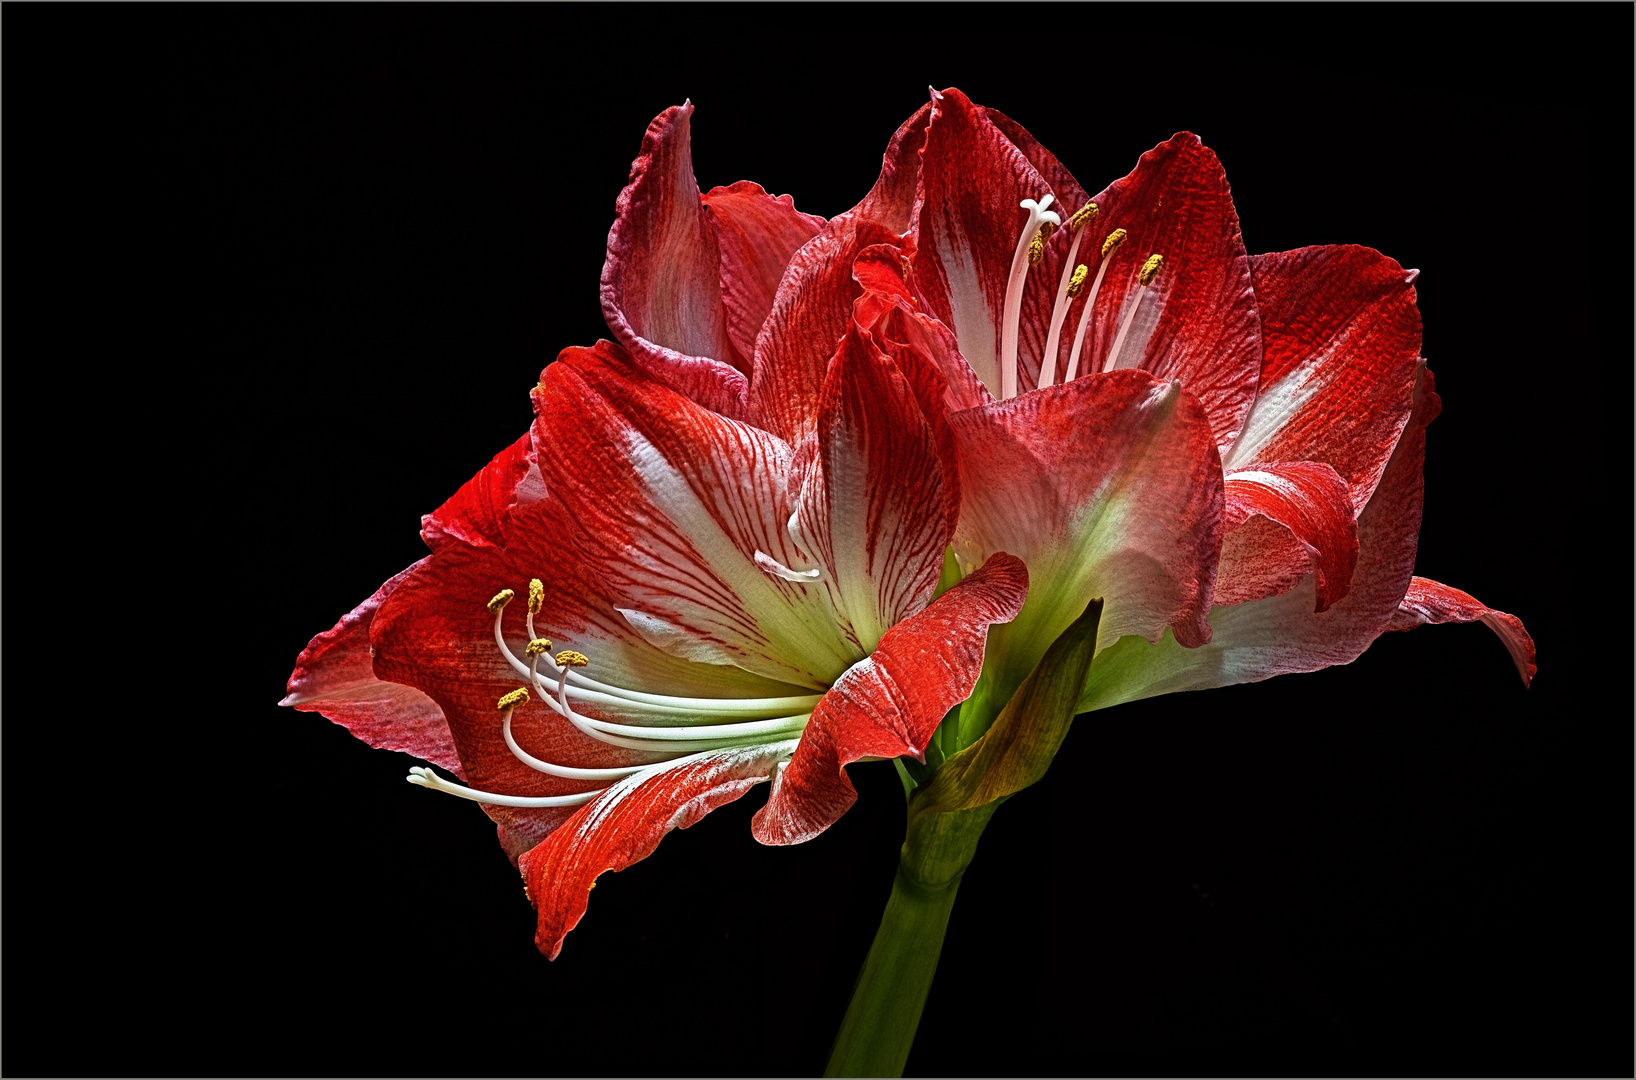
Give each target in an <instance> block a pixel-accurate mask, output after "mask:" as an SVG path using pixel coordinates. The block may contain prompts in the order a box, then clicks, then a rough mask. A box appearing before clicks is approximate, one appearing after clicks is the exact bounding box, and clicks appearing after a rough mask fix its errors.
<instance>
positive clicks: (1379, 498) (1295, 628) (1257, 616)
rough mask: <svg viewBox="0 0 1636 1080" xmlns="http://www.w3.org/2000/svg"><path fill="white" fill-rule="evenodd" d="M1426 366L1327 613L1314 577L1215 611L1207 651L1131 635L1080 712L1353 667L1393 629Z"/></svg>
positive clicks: (1089, 688) (1416, 509) (1412, 512)
mask: <svg viewBox="0 0 1636 1080" xmlns="http://www.w3.org/2000/svg"><path fill="white" fill-rule="evenodd" d="M1420 370H1421V372H1422V375H1421V378H1420V380H1419V383H1418V385H1417V386H1416V389H1415V403H1414V411H1413V412H1412V413H1411V415H1410V418H1409V422H1408V424H1407V425H1405V427H1404V429H1403V437H1402V438H1401V439H1400V440H1399V441H1398V444H1397V448H1396V450H1395V451H1393V454H1392V458H1391V461H1390V462H1389V463H1388V464H1387V466H1386V471H1385V472H1384V473H1383V474H1382V475H1381V480H1380V484H1379V486H1378V487H1377V488H1376V490H1375V496H1374V498H1373V499H1371V500H1370V501H1369V505H1368V507H1367V508H1365V510H1364V512H1363V514H1362V515H1361V516H1360V517H1359V518H1358V562H1357V568H1356V569H1355V570H1354V571H1353V573H1352V589H1351V591H1350V592H1348V593H1347V595H1346V596H1345V597H1344V598H1343V599H1341V600H1340V601H1339V602H1337V603H1335V604H1333V605H1332V606H1330V607H1329V608H1328V609H1327V610H1325V611H1316V610H1315V609H1316V607H1317V588H1316V583H1315V581H1314V579H1313V577H1310V576H1309V577H1307V578H1305V579H1303V580H1302V582H1301V584H1300V585H1299V586H1297V587H1296V588H1294V589H1292V590H1290V591H1289V592H1286V593H1283V594H1281V595H1279V596H1273V597H1269V598H1267V599H1265V600H1257V601H1255V602H1253V603H1248V604H1238V605H1236V606H1233V607H1217V608H1214V609H1212V610H1211V612H1210V626H1211V628H1212V630H1213V631H1214V633H1213V635H1212V637H1211V639H1210V643H1209V644H1208V645H1206V646H1205V647H1203V648H1198V649H1183V648H1180V647H1178V646H1177V644H1176V642H1175V641H1173V640H1171V639H1170V638H1169V637H1168V636H1167V637H1166V638H1165V640H1164V641H1162V642H1160V643H1158V644H1157V645H1150V644H1149V643H1147V642H1145V641H1142V640H1141V639H1139V638H1134V637H1131V638H1126V639H1125V640H1123V641H1121V642H1119V643H1118V644H1117V645H1115V646H1114V647H1113V648H1111V649H1108V650H1107V651H1106V652H1105V653H1103V654H1102V655H1101V656H1099V657H1098V658H1097V660H1096V662H1095V663H1094V664H1092V666H1091V674H1090V678H1089V679H1088V680H1087V682H1086V689H1085V696H1084V697H1083V698H1082V699H1081V701H1080V711H1082V712H1084V711H1089V710H1091V709H1105V708H1107V707H1108V706H1110V705H1117V704H1119V703H1120V702H1123V701H1135V700H1137V699H1139V698H1145V697H1152V696H1154V695H1155V694H1169V693H1174V692H1176V691H1179V690H1202V689H1205V688H1207V687H1212V686H1228V685H1231V684H1233V683H1241V682H1258V681H1260V680H1262V679H1267V678H1271V677H1272V676H1274V675H1284V674H1288V673H1290V672H1295V671H1316V670H1318V669H1319V668H1325V667H1330V666H1331V665H1334V664H1349V663H1351V662H1352V661H1353V660H1355V659H1357V658H1358V656H1360V655H1361V654H1362V653H1363V651H1364V650H1365V649H1367V648H1368V647H1369V645H1370V643H1371V642H1373V641H1374V640H1375V638H1377V637H1379V636H1380V635H1381V633H1383V632H1384V631H1385V630H1387V629H1388V628H1389V624H1390V623H1391V621H1392V619H1393V617H1394V615H1395V614H1396V613H1397V610H1398V604H1399V602H1400V601H1402V599H1403V597H1404V593H1405V592H1406V590H1407V589H1408V587H1409V580H1410V577H1411V575H1412V574H1413V571H1414V556H1415V548H1416V546H1417V545H1418V542H1419V537H1420V512H1421V499H1422V495H1423V492H1424V482H1423V479H1422V466H1423V464H1424V462H1425V456H1426V430H1425V429H1426V425H1427V424H1429V423H1430V422H1431V421H1432V419H1433V418H1434V417H1436V415H1437V413H1438V410H1439V409H1440V408H1441V407H1442V406H1441V403H1440V402H1439V400H1438V397H1437V392H1436V390H1435V389H1434V387H1433V380H1432V376H1431V372H1430V371H1429V370H1427V369H1426V367H1425V365H1424V363H1422V364H1421V366H1420Z"/></svg>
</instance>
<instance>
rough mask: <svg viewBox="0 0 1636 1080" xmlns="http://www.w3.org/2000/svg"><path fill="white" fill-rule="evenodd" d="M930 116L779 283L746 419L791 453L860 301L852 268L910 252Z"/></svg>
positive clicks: (893, 145) (917, 123)
mask: <svg viewBox="0 0 1636 1080" xmlns="http://www.w3.org/2000/svg"><path fill="white" fill-rule="evenodd" d="M930 116H931V109H930V106H922V107H921V109H920V110H919V111H918V112H916V113H915V115H914V116H912V117H910V118H909V119H908V121H906V122H905V123H904V124H903V126H902V127H900V128H899V129H898V130H897V133H896V134H894V135H893V136H892V141H891V142H890V143H889V144H888V145H887V147H886V155H885V157H884V159H883V160H882V163H881V172H880V176H879V178H878V179H876V181H875V186H874V187H873V188H871V189H870V191H869V194H868V195H866V196H865V197H864V199H863V201H862V202H860V203H859V204H858V205H857V206H855V207H853V208H852V209H851V210H848V211H847V212H846V213H844V214H841V215H840V216H839V217H836V218H834V219H833V220H831V221H830V222H829V224H828V225H826V226H825V227H824V228H823V230H822V231H821V232H820V233H819V234H818V236H816V237H815V238H814V239H813V240H812V241H811V242H810V243H808V244H807V245H806V246H805V247H803V248H802V249H801V250H800V251H798V252H797V253H796V254H795V256H794V257H793V258H792V259H791V260H790V265H789V268H788V269H787V270H786V271H785V272H784V278H783V280H782V281H781V282H780V283H779V286H778V295H777V297H776V298H775V299H774V301H773V307H772V311H771V312H770V313H769V315H768V317H767V321H766V323H765V324H764V325H763V327H762V330H761V335H760V337H758V338H757V340H756V357H755V374H754V377H753V379H752V383H751V386H750V391H749V405H748V408H747V411H746V415H747V416H748V417H749V419H750V420H751V421H752V422H753V423H756V424H758V425H760V426H761V427H762V428H764V429H766V430H767V431H770V432H772V433H773V434H775V435H777V436H778V437H779V438H781V439H784V440H785V441H786V442H788V443H790V444H791V445H796V444H799V443H800V442H801V440H802V439H803V438H804V437H805V436H806V434H807V432H809V431H811V430H812V424H813V422H814V419H815V417H816V415H817V409H818V394H819V391H820V390H821V389H822V387H823V383H824V375H825V373H826V372H827V371H828V370H829V360H830V357H832V356H834V355H835V350H836V348H837V347H838V346H839V344H840V341H841V337H842V335H843V334H845V333H846V328H847V326H849V325H850V324H851V321H852V317H853V302H854V301H855V300H856V299H857V297H858V293H859V285H858V284H857V282H856V280H855V278H854V263H855V261H856V260H857V259H858V258H859V256H860V255H862V254H863V253H864V252H865V251H866V250H868V249H870V248H877V247H878V248H881V249H882V250H885V249H888V248H889V249H891V250H892V251H894V252H899V255H898V256H897V258H901V254H902V253H904V252H906V251H907V250H910V249H911V248H912V245H907V246H906V245H905V242H904V241H903V240H902V238H901V237H902V234H903V233H904V232H905V231H906V230H907V229H908V227H909V212H910V208H911V207H912V206H913V204H914V197H915V178H916V176H917V174H918V172H919V161H920V156H919V155H920V148H921V145H922V144H923V143H924V141H925V137H926V125H927V122H928V120H929V118H930ZM875 255H876V257H877V258H879V256H880V252H878V251H877V252H876V253H875Z"/></svg>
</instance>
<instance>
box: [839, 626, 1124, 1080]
mask: <svg viewBox="0 0 1636 1080" xmlns="http://www.w3.org/2000/svg"><path fill="white" fill-rule="evenodd" d="M1101 618H1102V601H1101V600H1092V601H1091V602H1090V603H1089V604H1087V605H1086V607H1085V612H1084V614H1082V615H1081V616H1080V617H1079V618H1078V619H1076V620H1075V621H1074V623H1073V625H1071V626H1069V627H1068V629H1067V630H1065V631H1063V632H1062V635H1061V636H1060V637H1058V638H1057V640H1056V641H1054V642H1052V643H1051V647H1050V648H1049V649H1047V650H1046V652H1045V656H1044V657H1043V658H1042V659H1041V660H1040V662H1039V664H1038V665H1036V666H1035V668H1034V671H1033V672H1032V673H1031V674H1030V675H1029V676H1028V678H1027V679H1025V680H1024V681H1023V684H1022V685H1021V686H1020V687H1018V688H1017V692H1016V693H1015V694H1013V695H1012V696H1011V699H1010V700H1009V701H1008V702H1007V703H1006V705H1005V707H1004V708H1003V709H1000V710H999V715H998V716H994V717H992V723H990V722H989V721H988V720H987V719H985V720H984V722H983V724H982V730H980V731H978V730H971V731H969V732H968V731H965V730H964V729H963V726H962V724H961V723H960V721H961V719H962V718H963V714H964V712H965V711H966V706H971V705H973V704H974V703H976V704H977V705H979V706H982V704H983V701H984V700H985V698H984V691H983V683H982V682H981V681H979V683H978V686H977V692H976V693H974V694H973V695H972V697H971V698H969V699H967V702H966V706H961V707H957V708H955V709H954V710H952V711H951V712H950V713H949V715H948V716H947V717H946V718H945V719H944V721H943V725H942V728H941V729H940V731H939V735H940V736H943V737H944V741H945V743H947V742H948V736H949V735H950V734H951V733H952V735H953V742H952V744H951V745H937V746H936V749H937V750H938V753H936V754H928V756H927V760H928V763H930V762H931V761H932V760H933V758H936V760H937V763H936V764H935V765H933V766H932V767H931V768H930V769H928V768H927V766H926V765H921V764H919V763H908V762H905V761H902V760H899V761H898V762H897V769H898V776H899V777H900V778H901V779H902V780H903V787H904V792H905V794H907V796H908V800H909V828H908V835H907V838H906V839H905V840H904V841H903V850H902V853H901V855H900V857H899V859H898V872H897V878H896V880H895V881H894V882H893V883H892V895H891V898H890V899H888V900H887V902H886V911H885V913H884V914H883V915H882V916H881V921H880V929H879V930H877V931H876V932H875V941H874V943H873V944H872V945H870V947H869V956H868V957H867V958H866V959H865V960H864V962H863V971H862V972H861V973H860V974H859V975H858V985H857V986H856V987H855V988H854V989H853V991H852V1003H851V1004H850V1005H848V1006H847V1010H846V1018H845V1019H843V1020H842V1021H841V1031H840V1034H838V1035H837V1036H836V1037H835V1048H834V1049H833V1050H831V1051H830V1055H829V1065H828V1067H827V1068H825V1070H824V1075H825V1076H902V1075H903V1066H904V1063H905V1062H907V1061H908V1060H909V1048H910V1047H911V1046H913V1045H914V1041H915V1029H916V1028H917V1027H919V1026H920V1014H921V1011H922V1010H923V1009H924V1008H925V1007H926V994H927V993H928V992H929V991H930V990H931V988H932V978H933V976H935V975H936V974H937V960H938V956H939V955H940V954H941V953H942V951H943V935H944V933H945V932H946V931H947V930H948V928H949V912H950V911H952V910H953V909H954V895H955V893H956V892H957V891H959V888H960V878H961V876H962V875H963V874H964V873H965V872H966V867H967V866H970V865H971V860H972V857H973V856H974V855H976V854H977V841H978V839H979V838H980V837H981V836H982V835H983V829H984V828H985V827H986V826H987V825H988V820H989V818H991V817H993V816H994V811H995V810H997V809H999V806H1000V804H1001V803H1002V802H1004V801H1005V800H1006V799H1008V798H1010V797H1011V796H1012V795H1014V794H1016V793H1017V792H1019V791H1021V790H1022V789H1023V788H1025V787H1027V786H1028V785H1030V784H1032V783H1034V782H1035V781H1037V780H1038V779H1039V778H1040V777H1041V776H1044V775H1045V771H1046V769H1048V768H1050V765H1051V759H1052V758H1053V757H1054V756H1056V752H1057V748H1058V747H1060V746H1061V745H1062V740H1063V738H1064V736H1066V735H1067V734H1068V726H1069V725H1070V724H1071V723H1072V722H1073V719H1074V706H1075V705H1076V704H1077V703H1078V701H1079V698H1080V693H1081V692H1082V690H1083V689H1084V686H1085V677H1086V673H1087V671H1089V669H1090V664H1091V657H1092V655H1093V654H1094V653H1095V651H1096V634H1097V628H1098V626H1099V625H1100V624H1101ZM934 742H935V740H934Z"/></svg>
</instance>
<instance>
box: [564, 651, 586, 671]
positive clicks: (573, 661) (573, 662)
mask: <svg viewBox="0 0 1636 1080" xmlns="http://www.w3.org/2000/svg"><path fill="white" fill-rule="evenodd" d="M589 663H590V661H589V660H587V659H586V658H585V654H584V653H577V652H575V651H574V650H573V649H564V650H563V651H562V652H560V653H558V654H557V666H558V667H584V666H585V665H586V664H589Z"/></svg>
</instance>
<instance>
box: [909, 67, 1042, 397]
mask: <svg viewBox="0 0 1636 1080" xmlns="http://www.w3.org/2000/svg"><path fill="white" fill-rule="evenodd" d="M1050 194H1053V192H1052V190H1051V186H1050V185H1049V184H1048V183H1047V182H1046V180H1045V178H1044V177H1042V176H1041V175H1040V174H1039V173H1038V172H1037V171H1036V170H1035V169H1034V166H1033V165H1032V164H1031V163H1030V162H1029V160H1028V158H1027V157H1025V156H1024V155H1023V153H1022V152H1021V151H1020V150H1018V149H1017V147H1015V146H1013V145H1012V143H1011V140H1010V139H1007V138H1006V137H1005V134H1004V133H1003V132H1001V131H1000V129H999V128H997V127H995V126H994V123H993V122H992V121H991V120H989V118H988V116H987V115H986V113H985V112H984V111H983V110H982V109H981V108H979V107H978V106H976V105H974V104H972V102H971V100H970V99H969V98H967V97H966V96H965V95H964V94H962V93H961V92H960V91H959V90H954V89H949V90H945V91H943V92H941V93H937V92H934V94H933V99H932V118H931V124H930V126H929V128H928V130H927V135H926V146H925V150H924V151H923V152H922V154H921V168H920V194H919V203H918V205H917V207H916V209H915V219H914V226H913V231H914V239H915V244H916V246H917V249H918V253H917V255H916V257H915V262H914V277H913V284H914V287H915V289H916V290H917V291H918V292H919V294H920V295H921V296H922V297H923V298H924V301H925V308H926V310H927V312H929V313H930V314H931V315H932V316H934V317H935V318H937V319H938V320H940V321H941V322H943V323H944V324H945V325H947V326H949V327H951V328H952V329H953V330H954V334H955V337H956V339H957V340H958V341H959V342H960V352H961V354H962V355H963V356H964V357H965V358H966V362H967V363H969V364H970V365H971V367H972V370H973V371H975V372H976V373H977V376H978V377H979V378H980V379H981V380H982V381H983V383H984V385H986V386H987V387H988V389H989V391H990V392H991V393H993V394H994V395H995V396H999V394H1000V389H1001V387H1000V348H1001V342H1000V335H1001V322H1002V319H1003V316H1004V308H1005V298H1006V286H1007V283H1008V281H1009V280H1010V277H1011V263H1012V258H1013V255H1014V253H1015V250H1016V246H1017V237H1018V234H1019V232H1020V231H1021V230H1022V228H1023V226H1024V225H1025V223H1026V222H1027V221H1028V220H1029V218H1028V212H1027V211H1025V210H1023V209H1020V208H1019V206H1018V204H1019V203H1020V202H1021V201H1022V200H1023V199H1033V200H1035V201H1041V200H1043V199H1044V197H1045V196H1047V195H1050ZM1067 212H1068V213H1072V212H1073V209H1072V208H1069V209H1067ZM1065 251H1066V248H1063V247H1062V246H1061V245H1058V244H1047V245H1046V246H1045V256H1044V260H1043V261H1042V262H1041V263H1040V265H1038V266H1036V267H1034V268H1033V270H1032V271H1031V272H1030V274H1029V275H1028V279H1027V281H1026V283H1025V287H1024V291H1023V300H1022V304H1023V306H1022V316H1021V321H1020V322H1019V324H1018V325H1019V329H1020V332H1021V336H1020V337H1019V345H1018V356H1019V364H1018V372H1019V375H1018V378H1019V382H1018V385H1019V388H1021V389H1030V388H1032V387H1033V386H1034V380H1035V378H1036V374H1035V373H1037V371H1038V367H1039V355H1040V350H1041V349H1042V348H1043V347H1044V343H1045V332H1046V330H1045V326H1044V324H1045V323H1046V322H1047V321H1048V317H1049V313H1050V311H1051V305H1052V303H1053V301H1054V300H1055V289H1056V283H1057V274H1058V271H1059V270H1060V260H1061V258H1062V256H1063V253H1064V252H1065Z"/></svg>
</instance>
